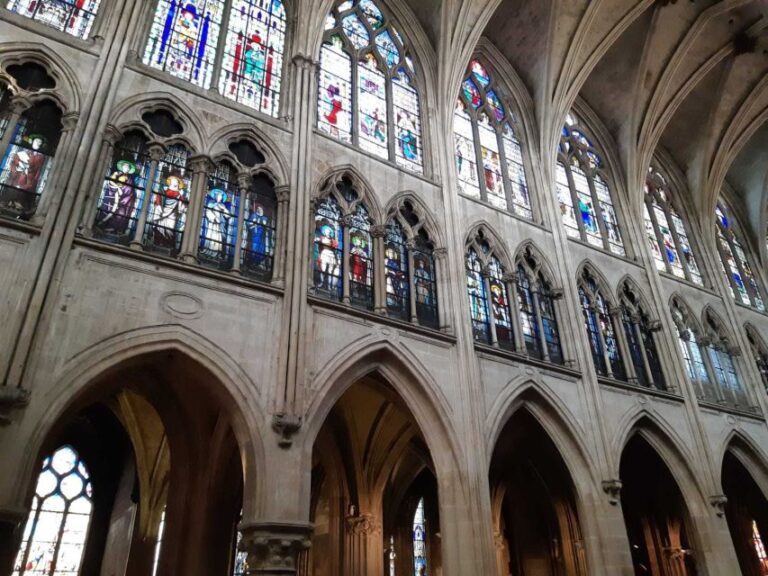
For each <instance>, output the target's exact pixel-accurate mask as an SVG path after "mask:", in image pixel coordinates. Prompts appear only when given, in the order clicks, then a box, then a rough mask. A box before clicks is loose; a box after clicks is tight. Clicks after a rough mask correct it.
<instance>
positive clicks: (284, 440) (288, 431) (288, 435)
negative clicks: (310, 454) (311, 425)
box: [272, 412, 302, 448]
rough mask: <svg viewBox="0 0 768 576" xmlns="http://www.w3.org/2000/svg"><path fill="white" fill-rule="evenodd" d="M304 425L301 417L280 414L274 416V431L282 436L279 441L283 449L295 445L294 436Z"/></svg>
mask: <svg viewBox="0 0 768 576" xmlns="http://www.w3.org/2000/svg"><path fill="white" fill-rule="evenodd" d="M301 425H302V418H301V416H297V415H296V414H286V413H284V412H279V413H277V414H275V415H273V416H272V430H274V431H275V432H277V433H278V434H279V435H280V439H279V440H278V441H277V443H278V445H279V446H280V447H281V448H290V447H291V445H292V444H293V436H294V435H295V434H296V433H297V432H298V431H299V429H300V428H301Z"/></svg>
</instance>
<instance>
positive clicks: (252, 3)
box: [219, 0, 286, 116]
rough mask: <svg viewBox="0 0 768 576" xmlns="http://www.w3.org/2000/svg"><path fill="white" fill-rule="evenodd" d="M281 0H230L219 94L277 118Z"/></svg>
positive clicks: (282, 25)
mask: <svg viewBox="0 0 768 576" xmlns="http://www.w3.org/2000/svg"><path fill="white" fill-rule="evenodd" d="M285 33H286V14H285V9H284V7H283V3H282V1H281V0H232V6H231V8H230V11H229V21H228V23H227V32H226V39H225V42H224V58H223V61H222V71H221V77H220V79H219V91H220V92H221V93H222V94H223V95H224V96H226V97H227V98H231V99H232V100H235V101H236V102H239V103H241V104H245V105H246V106H250V107H251V108H255V109H256V110H259V111H260V112H264V113H265V114H269V115H270V116H277V114H278V110H279V104H280V86H281V83H282V70H283V51H284V49H285Z"/></svg>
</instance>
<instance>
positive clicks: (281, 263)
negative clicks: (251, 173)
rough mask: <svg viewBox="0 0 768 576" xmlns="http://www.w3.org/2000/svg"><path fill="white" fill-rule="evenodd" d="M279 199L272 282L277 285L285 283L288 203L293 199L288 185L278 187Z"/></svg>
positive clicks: (276, 192)
mask: <svg viewBox="0 0 768 576" xmlns="http://www.w3.org/2000/svg"><path fill="white" fill-rule="evenodd" d="M275 196H276V197H277V238H276V239H275V244H274V250H275V260H274V262H273V263H272V281H273V282H275V283H277V284H283V283H284V282H285V250H286V245H285V243H286V238H287V230H288V202H289V201H290V199H291V187H290V186H288V185H283V186H276V187H275Z"/></svg>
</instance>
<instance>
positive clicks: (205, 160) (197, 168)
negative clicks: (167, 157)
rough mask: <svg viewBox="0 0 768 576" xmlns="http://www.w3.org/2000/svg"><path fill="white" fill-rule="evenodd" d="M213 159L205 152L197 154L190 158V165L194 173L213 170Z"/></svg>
mask: <svg viewBox="0 0 768 576" xmlns="http://www.w3.org/2000/svg"><path fill="white" fill-rule="evenodd" d="M213 166H214V164H213V160H211V159H210V157H209V156H206V155H205V154H196V155H195V156H192V157H191V158H190V159H189V167H190V169H191V170H192V173H193V174H203V173H206V172H210V171H211V170H213Z"/></svg>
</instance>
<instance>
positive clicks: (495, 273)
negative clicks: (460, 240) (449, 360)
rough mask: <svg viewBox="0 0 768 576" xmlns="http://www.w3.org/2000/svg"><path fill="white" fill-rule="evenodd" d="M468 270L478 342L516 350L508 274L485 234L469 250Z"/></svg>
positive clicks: (467, 255)
mask: <svg viewBox="0 0 768 576" xmlns="http://www.w3.org/2000/svg"><path fill="white" fill-rule="evenodd" d="M466 267H467V294H468V296H469V307H470V316H471V319H472V329H473V333H474V335H475V340H478V341H481V342H485V343H488V344H493V345H498V346H501V347H503V348H508V349H514V335H513V330H512V320H511V318H512V317H511V313H510V307H509V295H508V292H507V279H506V278H505V271H504V269H503V267H502V264H501V261H500V260H499V258H498V257H497V256H496V255H495V254H494V252H493V250H492V248H491V245H490V244H489V243H488V241H487V240H486V238H485V235H484V233H483V232H482V230H481V231H479V232H478V234H477V236H476V238H475V239H474V240H473V242H472V243H471V245H470V247H469V248H468V249H467V253H466ZM491 319H492V322H493V324H491Z"/></svg>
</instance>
